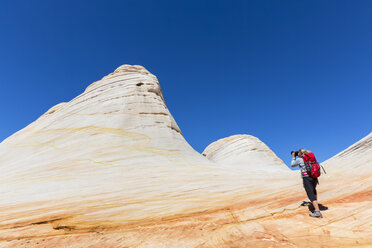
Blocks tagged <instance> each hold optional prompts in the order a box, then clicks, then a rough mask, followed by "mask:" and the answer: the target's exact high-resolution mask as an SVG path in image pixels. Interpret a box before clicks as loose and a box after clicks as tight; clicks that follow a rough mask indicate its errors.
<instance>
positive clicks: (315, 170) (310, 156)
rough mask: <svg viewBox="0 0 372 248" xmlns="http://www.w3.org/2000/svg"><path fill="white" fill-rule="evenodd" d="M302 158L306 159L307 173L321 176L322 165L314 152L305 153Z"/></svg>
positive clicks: (314, 176) (315, 176) (316, 176)
mask: <svg viewBox="0 0 372 248" xmlns="http://www.w3.org/2000/svg"><path fill="white" fill-rule="evenodd" d="M302 159H303V160H304V163H305V166H306V170H307V171H308V172H307V173H308V174H309V176H311V177H313V178H318V177H319V176H320V165H319V164H318V162H317V161H316V158H315V156H314V153H312V152H310V153H306V154H304V156H303V157H302Z"/></svg>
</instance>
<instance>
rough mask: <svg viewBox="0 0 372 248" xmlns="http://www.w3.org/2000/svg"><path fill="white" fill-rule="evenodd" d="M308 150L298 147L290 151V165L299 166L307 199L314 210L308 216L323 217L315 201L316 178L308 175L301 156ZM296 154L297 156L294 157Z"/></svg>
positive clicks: (308, 152) (307, 152)
mask: <svg viewBox="0 0 372 248" xmlns="http://www.w3.org/2000/svg"><path fill="white" fill-rule="evenodd" d="M310 153H311V152H310V151H307V150H305V149H300V150H298V151H297V152H291V154H292V162H291V166H292V167H296V166H300V170H301V177H302V181H303V184H304V188H305V191H306V194H307V197H308V198H309V200H310V201H311V202H312V203H313V206H314V208H315V211H314V212H313V213H311V214H309V216H310V217H315V218H323V216H322V214H321V213H320V209H319V205H318V201H317V192H316V185H317V184H318V178H313V177H311V176H310V174H309V172H308V171H307V169H306V166H305V162H304V160H303V156H304V155H305V154H310ZM297 156H298V158H296V157H297Z"/></svg>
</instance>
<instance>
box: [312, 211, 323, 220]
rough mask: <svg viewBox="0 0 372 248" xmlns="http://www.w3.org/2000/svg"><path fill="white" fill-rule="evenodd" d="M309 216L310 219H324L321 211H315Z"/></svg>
mask: <svg viewBox="0 0 372 248" xmlns="http://www.w3.org/2000/svg"><path fill="white" fill-rule="evenodd" d="M309 216H310V217H314V218H323V216H322V214H321V213H320V211H314V213H311V214H309Z"/></svg>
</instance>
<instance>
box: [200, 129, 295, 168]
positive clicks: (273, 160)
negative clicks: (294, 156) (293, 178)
mask: <svg viewBox="0 0 372 248" xmlns="http://www.w3.org/2000/svg"><path fill="white" fill-rule="evenodd" d="M203 155H204V156H206V157H207V158H208V159H209V160H211V161H213V162H215V163H218V164H219V165H221V166H223V167H229V168H234V169H239V170H243V171H245V170H247V171H285V172H288V168H287V166H286V165H285V164H284V163H283V161H282V160H281V159H279V158H278V157H277V156H276V155H275V153H274V152H273V151H271V150H270V148H269V147H268V146H267V145H265V144H264V143H263V142H262V141H261V140H259V139H258V138H256V137H254V136H251V135H233V136H230V137H227V138H223V139H220V140H217V141H215V142H213V143H212V144H210V145H209V146H208V147H207V148H205V150H204V152H203Z"/></svg>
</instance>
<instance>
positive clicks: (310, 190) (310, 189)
mask: <svg viewBox="0 0 372 248" xmlns="http://www.w3.org/2000/svg"><path fill="white" fill-rule="evenodd" d="M302 180H303V182H304V188H305V190H306V194H307V197H309V200H310V201H311V202H313V201H316V200H317V199H316V197H317V192H316V185H317V184H318V178H313V177H303V178H302Z"/></svg>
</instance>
